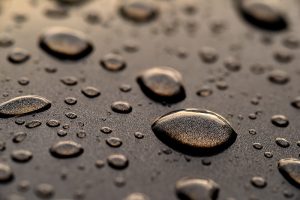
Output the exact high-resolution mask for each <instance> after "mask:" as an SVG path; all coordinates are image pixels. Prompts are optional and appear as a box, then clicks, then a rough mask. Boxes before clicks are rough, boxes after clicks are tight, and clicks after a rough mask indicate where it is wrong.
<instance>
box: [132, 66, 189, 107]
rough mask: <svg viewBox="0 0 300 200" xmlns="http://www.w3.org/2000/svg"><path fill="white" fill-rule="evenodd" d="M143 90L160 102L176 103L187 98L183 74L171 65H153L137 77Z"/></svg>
mask: <svg viewBox="0 0 300 200" xmlns="http://www.w3.org/2000/svg"><path fill="white" fill-rule="evenodd" d="M137 82H138V84H139V85H140V87H141V89H142V91H143V92H144V94H145V95H146V96H148V97H149V98H151V99H153V100H155V101H158V102H168V103H176V102H178V101H182V100H183V99H184V98H185V90H184V88H183V84H182V77H181V74H180V73H179V72H178V71H176V70H175V69H173V68H170V67H153V68H150V69H148V70H146V71H144V72H143V73H142V74H141V75H140V76H138V78H137Z"/></svg>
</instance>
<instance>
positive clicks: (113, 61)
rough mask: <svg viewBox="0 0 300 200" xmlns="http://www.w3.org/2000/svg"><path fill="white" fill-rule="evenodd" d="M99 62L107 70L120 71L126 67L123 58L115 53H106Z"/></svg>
mask: <svg viewBox="0 0 300 200" xmlns="http://www.w3.org/2000/svg"><path fill="white" fill-rule="evenodd" d="M100 64H101V65H102V67H103V68H104V69H106V70H108V71H114V72H116V71H121V70H123V69H124V68H125V67H126V63H125V60H124V59H123V57H122V56H120V55H117V54H107V55H105V56H104V57H103V58H102V59H101V61H100Z"/></svg>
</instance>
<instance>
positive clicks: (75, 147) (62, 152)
mask: <svg viewBox="0 0 300 200" xmlns="http://www.w3.org/2000/svg"><path fill="white" fill-rule="evenodd" d="M50 153H51V154H52V155H53V156H54V157H57V158H73V157H77V156H79V155H81V154H82V153H83V148H82V147H81V145H80V144H78V143H76V142H73V141H60V142H57V143H55V144H54V145H53V146H52V147H51V148H50Z"/></svg>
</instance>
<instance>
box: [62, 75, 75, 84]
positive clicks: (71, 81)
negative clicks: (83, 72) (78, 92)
mask: <svg viewBox="0 0 300 200" xmlns="http://www.w3.org/2000/svg"><path fill="white" fill-rule="evenodd" d="M60 81H61V82H62V83H63V84H65V85H68V86H74V85H77V83H78V80H77V78H76V77H74V76H65V77H63V78H61V79H60Z"/></svg>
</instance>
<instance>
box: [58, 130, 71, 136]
mask: <svg viewBox="0 0 300 200" xmlns="http://www.w3.org/2000/svg"><path fill="white" fill-rule="evenodd" d="M57 135H58V136H59V137H65V136H66V135H68V133H67V131H65V130H59V131H57Z"/></svg>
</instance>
